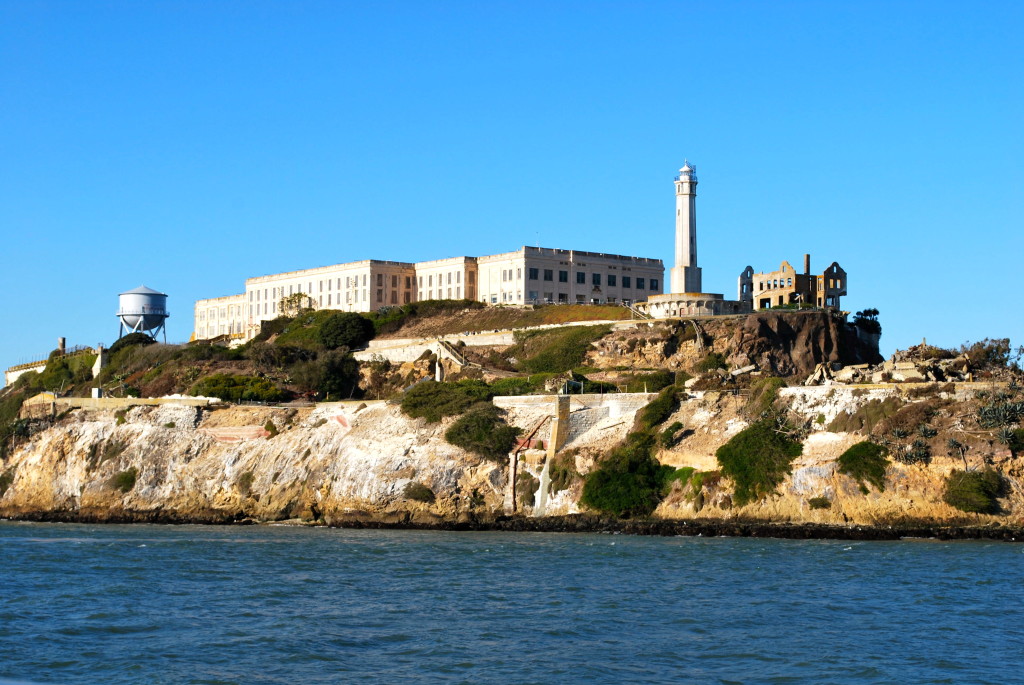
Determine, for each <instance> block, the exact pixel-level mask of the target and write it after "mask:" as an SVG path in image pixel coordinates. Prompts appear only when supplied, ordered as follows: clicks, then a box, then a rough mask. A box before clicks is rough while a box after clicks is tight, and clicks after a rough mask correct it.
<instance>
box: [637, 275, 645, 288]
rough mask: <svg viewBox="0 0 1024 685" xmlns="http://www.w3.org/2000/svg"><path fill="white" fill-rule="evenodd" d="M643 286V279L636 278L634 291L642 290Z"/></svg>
mask: <svg viewBox="0 0 1024 685" xmlns="http://www.w3.org/2000/svg"><path fill="white" fill-rule="evenodd" d="M645 285H646V283H645V282H644V279H642V278H640V277H637V279H636V289H637V290H643V289H644V287H645Z"/></svg>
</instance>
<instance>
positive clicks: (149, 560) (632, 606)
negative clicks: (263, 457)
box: [0, 523, 1024, 683]
mask: <svg viewBox="0 0 1024 685" xmlns="http://www.w3.org/2000/svg"><path fill="white" fill-rule="evenodd" d="M0 583H2V588H0V678H9V679H18V680H27V681H33V682H40V683H334V682H349V681H353V680H363V681H371V682H396V681H399V680H402V681H411V682H442V681H443V682H467V683H468V682H472V683H477V682H495V683H511V682H517V683H519V682H522V683H527V682H537V683H552V682H602V683H619V682H669V681H675V682H721V683H748V682H773V683H787V682H814V683H863V682H933V683H967V682H979V683H980V682H985V683H1005V682H1013V681H1020V680H1021V679H1022V678H1024V676H1022V674H1021V666H1022V660H1024V602H1022V600H1021V590H1022V588H1024V546H1019V545H1015V544H1006V543H984V542H948V543H947V542H930V541H903V542H843V541H828V540H821V541H792V540H765V539H738V538H713V539H705V538H648V537H629V536H621V535H597V534H594V535H570V534H542V533H449V532H418V531H417V532H413V531H359V530H332V529H322V528H318V529H308V528H288V527H205V526H143V525H134V526H116V525H107V526H89V525H49V524H21V523H0Z"/></svg>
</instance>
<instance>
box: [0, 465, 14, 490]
mask: <svg viewBox="0 0 1024 685" xmlns="http://www.w3.org/2000/svg"><path fill="white" fill-rule="evenodd" d="M12 483H14V467H13V466H12V467H11V468H9V469H7V470H6V471H4V472H3V475H0V497H3V496H4V495H5V494H6V493H7V491H8V490H9V489H10V487H11V484H12Z"/></svg>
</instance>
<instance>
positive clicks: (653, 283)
mask: <svg viewBox="0 0 1024 685" xmlns="http://www.w3.org/2000/svg"><path fill="white" fill-rule="evenodd" d="M657 289H658V279H657V278H652V279H651V290H657Z"/></svg>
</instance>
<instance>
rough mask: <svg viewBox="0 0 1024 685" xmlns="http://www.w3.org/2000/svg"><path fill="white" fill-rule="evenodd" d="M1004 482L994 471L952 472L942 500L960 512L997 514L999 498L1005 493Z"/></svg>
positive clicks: (947, 480) (1000, 475)
mask: <svg viewBox="0 0 1024 685" xmlns="http://www.w3.org/2000/svg"><path fill="white" fill-rule="evenodd" d="M1006 489H1007V486H1006V480H1005V479H1004V478H1003V476H1002V474H1000V473H999V472H998V471H996V470H994V469H985V470H984V471H958V470H954V471H953V472H952V473H950V474H949V476H948V477H947V478H946V486H945V490H944V491H943V494H942V500H943V501H944V502H945V503H946V504H948V505H950V506H951V507H955V508H957V509H959V510H960V511H966V512H970V513H974V514H998V513H999V512H1000V508H999V499H998V498H999V497H1002V496H1003V495H1004V494H1005V493H1006Z"/></svg>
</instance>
